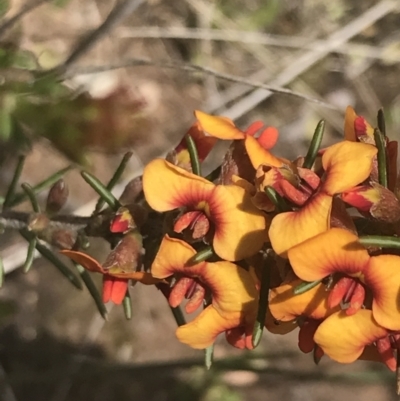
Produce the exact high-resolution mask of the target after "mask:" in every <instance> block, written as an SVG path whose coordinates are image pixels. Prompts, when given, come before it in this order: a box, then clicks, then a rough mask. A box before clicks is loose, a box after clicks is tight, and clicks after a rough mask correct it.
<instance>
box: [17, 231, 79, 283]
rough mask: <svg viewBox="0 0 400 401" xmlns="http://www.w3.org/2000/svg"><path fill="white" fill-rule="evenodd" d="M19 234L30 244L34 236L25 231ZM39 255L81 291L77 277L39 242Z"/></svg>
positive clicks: (37, 246) (37, 244) (37, 247)
mask: <svg viewBox="0 0 400 401" xmlns="http://www.w3.org/2000/svg"><path fill="white" fill-rule="evenodd" d="M19 232H20V234H21V235H22V236H23V237H24V238H25V239H26V240H27V241H28V242H30V241H31V239H32V238H33V237H34V235H33V234H32V233H31V232H29V231H28V230H26V229H23V230H20V231H19ZM36 249H37V250H38V251H39V253H40V254H41V255H42V256H43V257H44V258H46V259H47V260H48V261H49V262H51V263H52V264H53V265H54V266H55V267H56V268H57V269H58V270H59V271H60V272H61V273H62V274H63V275H64V276H65V277H66V278H67V279H68V280H69V281H70V282H71V283H72V284H73V285H74V286H75V287H76V288H78V289H79V290H81V289H82V283H81V281H80V280H79V278H78V277H77V276H75V274H74V273H73V272H72V271H71V270H70V269H69V268H68V266H67V265H65V264H64V263H63V262H62V261H61V260H60V259H59V258H58V257H57V256H56V255H55V254H54V253H53V252H52V251H51V250H50V249H48V248H46V247H45V246H44V245H42V244H41V243H40V242H39V241H37V243H36Z"/></svg>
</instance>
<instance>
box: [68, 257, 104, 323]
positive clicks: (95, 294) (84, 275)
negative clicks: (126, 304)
mask: <svg viewBox="0 0 400 401" xmlns="http://www.w3.org/2000/svg"><path fill="white" fill-rule="evenodd" d="M74 265H75V267H76V269H77V270H78V272H79V274H80V276H81V279H82V281H83V282H84V284H85V286H86V288H87V289H88V291H89V294H90V295H91V296H92V298H93V300H94V302H95V304H96V306H97V309H98V311H99V312H100V315H101V317H102V318H103V319H105V320H107V308H106V306H105V305H104V303H103V300H102V298H101V295H100V293H99V291H98V290H97V287H96V285H95V284H94V282H93V280H92V278H91V277H90V274H89V273H88V272H87V270H85V269H84V268H83V267H82V266H81V265H80V264H78V263H74Z"/></svg>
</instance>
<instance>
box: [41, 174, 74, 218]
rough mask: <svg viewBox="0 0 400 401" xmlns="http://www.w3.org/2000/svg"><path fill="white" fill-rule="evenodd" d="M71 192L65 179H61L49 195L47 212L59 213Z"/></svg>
mask: <svg viewBox="0 0 400 401" xmlns="http://www.w3.org/2000/svg"><path fill="white" fill-rule="evenodd" d="M68 195H69V190H68V186H67V184H66V183H65V181H64V179H62V178H60V179H59V180H58V181H57V182H56V183H55V184H54V185H53V186H52V187H51V188H50V191H49V194H48V195H47V203H46V212H47V213H50V214H54V213H58V212H59V211H60V210H61V208H62V207H63V206H64V205H65V202H66V201H67V199H68Z"/></svg>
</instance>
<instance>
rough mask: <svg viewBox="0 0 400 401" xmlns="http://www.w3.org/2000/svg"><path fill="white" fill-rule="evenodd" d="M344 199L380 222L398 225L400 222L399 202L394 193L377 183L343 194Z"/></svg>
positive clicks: (361, 186)
mask: <svg viewBox="0 0 400 401" xmlns="http://www.w3.org/2000/svg"><path fill="white" fill-rule="evenodd" d="M342 199H343V200H344V201H345V202H346V203H348V204H349V205H351V206H354V207H355V208H356V209H358V210H359V211H360V212H364V213H368V214H369V215H370V216H371V217H373V218H375V219H376V220H378V221H381V222H384V223H396V222H397V221H399V220H400V202H399V200H398V199H397V198H396V196H395V194H394V193H393V192H391V191H389V190H388V189H387V188H385V187H383V186H382V185H379V184H378V183H376V182H374V183H372V185H371V186H368V185H360V186H358V187H355V188H353V189H351V190H349V191H346V192H343V193H342Z"/></svg>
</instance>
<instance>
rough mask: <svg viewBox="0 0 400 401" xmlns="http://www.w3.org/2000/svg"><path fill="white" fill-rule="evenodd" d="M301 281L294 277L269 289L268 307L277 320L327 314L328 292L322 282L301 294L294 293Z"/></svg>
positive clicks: (316, 316)
mask: <svg viewBox="0 0 400 401" xmlns="http://www.w3.org/2000/svg"><path fill="white" fill-rule="evenodd" d="M302 282H303V281H302V280H299V279H296V280H293V281H291V282H290V283H287V284H283V285H281V286H279V287H277V288H272V289H271V291H270V301H269V308H270V310H271V314H272V315H273V316H274V318H275V319H276V320H277V321H279V322H288V321H292V320H293V319H296V318H297V317H299V316H307V317H309V318H312V319H317V320H318V319H323V318H325V317H326V316H328V314H329V313H332V312H333V311H332V310H331V311H329V308H328V301H327V298H328V294H329V293H328V292H327V291H326V288H325V285H324V284H322V283H321V284H318V285H317V286H315V287H314V288H311V289H310V290H309V291H306V292H304V293H303V294H299V295H295V294H294V293H293V291H294V289H295V288H296V287H297V286H298V285H299V284H301V283H302Z"/></svg>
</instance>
